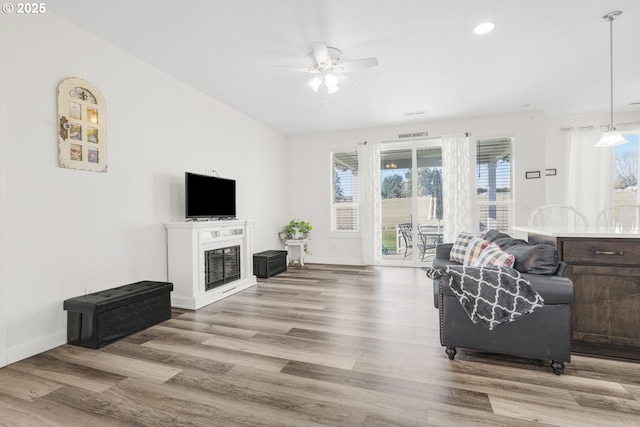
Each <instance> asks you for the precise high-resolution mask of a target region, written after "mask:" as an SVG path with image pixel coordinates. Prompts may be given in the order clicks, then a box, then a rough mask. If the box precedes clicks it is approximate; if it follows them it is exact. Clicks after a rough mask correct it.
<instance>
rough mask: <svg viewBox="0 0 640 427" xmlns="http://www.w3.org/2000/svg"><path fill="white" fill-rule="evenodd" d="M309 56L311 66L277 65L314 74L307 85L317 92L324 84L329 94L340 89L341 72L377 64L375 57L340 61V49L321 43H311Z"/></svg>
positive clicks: (349, 71)
mask: <svg viewBox="0 0 640 427" xmlns="http://www.w3.org/2000/svg"><path fill="white" fill-rule="evenodd" d="M309 56H310V57H311V63H312V64H313V66H312V67H307V68H305V67H290V66H287V65H279V67H282V68H288V69H290V70H293V71H302V72H304V73H310V74H315V75H314V76H313V77H312V78H311V79H310V80H309V81H308V82H307V86H309V87H310V88H311V89H312V90H313V91H314V92H318V90H320V88H321V87H322V86H323V85H324V87H326V89H327V93H329V95H331V94H332V93H336V92H337V91H339V90H340V88H339V87H338V78H339V77H340V76H341V75H342V74H343V73H351V72H353V71H359V70H363V69H365V68H370V67H375V66H376V65H378V59H377V58H362V59H354V60H352V61H345V62H342V51H341V50H340V49H337V48H335V47H329V46H327V45H325V44H322V43H313V50H312V51H311V53H310V54H309Z"/></svg>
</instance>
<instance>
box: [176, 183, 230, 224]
mask: <svg viewBox="0 0 640 427" xmlns="http://www.w3.org/2000/svg"><path fill="white" fill-rule="evenodd" d="M184 194H185V216H186V217H187V218H235V216H236V181H235V180H233V179H226V178H219V177H216V176H209V175H199V174H197V173H191V172H185V175H184Z"/></svg>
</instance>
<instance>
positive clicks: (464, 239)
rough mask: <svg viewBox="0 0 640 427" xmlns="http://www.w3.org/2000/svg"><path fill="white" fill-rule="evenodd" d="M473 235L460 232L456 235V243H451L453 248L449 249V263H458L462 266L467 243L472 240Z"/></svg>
mask: <svg viewBox="0 0 640 427" xmlns="http://www.w3.org/2000/svg"><path fill="white" fill-rule="evenodd" d="M474 237H476V236H475V234H472V233H466V232H462V233H460V234H458V237H456V241H455V242H453V247H452V248H451V252H450V253H449V259H450V260H451V261H455V262H459V263H460V264H462V263H463V262H464V256H465V254H466V253H467V247H468V246H469V242H471V239H473V238H474Z"/></svg>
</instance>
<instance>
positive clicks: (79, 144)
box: [58, 77, 107, 172]
mask: <svg viewBox="0 0 640 427" xmlns="http://www.w3.org/2000/svg"><path fill="white" fill-rule="evenodd" d="M58 163H59V165H60V167H63V168H68V169H83V170H88V171H94V172H106V171H107V106H106V102H105V100H104V97H103V96H102V93H101V92H100V90H98V88H97V87H95V86H94V85H93V84H91V83H89V82H88V81H86V80H83V79H79V78H77V77H70V78H68V79H64V80H63V81H62V82H60V84H59V85H58Z"/></svg>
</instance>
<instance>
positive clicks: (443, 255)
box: [435, 243, 453, 260]
mask: <svg viewBox="0 0 640 427" xmlns="http://www.w3.org/2000/svg"><path fill="white" fill-rule="evenodd" d="M452 247H453V243H439V244H437V245H436V256H435V257H436V258H439V259H442V260H448V259H449V254H450V253H451V248H452Z"/></svg>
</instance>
